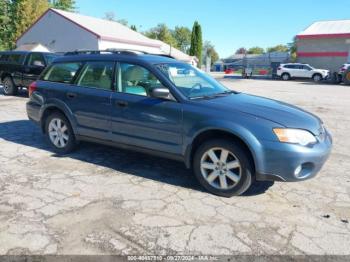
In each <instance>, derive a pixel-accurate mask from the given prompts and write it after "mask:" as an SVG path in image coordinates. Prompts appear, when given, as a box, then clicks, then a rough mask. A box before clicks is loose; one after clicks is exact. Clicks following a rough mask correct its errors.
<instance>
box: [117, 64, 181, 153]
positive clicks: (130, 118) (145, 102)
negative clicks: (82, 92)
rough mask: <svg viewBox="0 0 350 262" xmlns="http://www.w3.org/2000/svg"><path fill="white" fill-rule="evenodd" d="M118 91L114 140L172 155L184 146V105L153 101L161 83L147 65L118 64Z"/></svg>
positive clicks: (158, 100) (167, 101)
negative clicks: (152, 92) (154, 89)
mask: <svg viewBox="0 0 350 262" xmlns="http://www.w3.org/2000/svg"><path fill="white" fill-rule="evenodd" d="M117 72H118V73H117V81H116V82H117V87H118V88H117V89H118V90H117V92H115V93H113V96H112V139H113V141H114V142H118V143H123V144H128V145H133V146H136V147H140V148H146V149H151V150H156V151H162V152H166V153H171V154H180V153H181V148H182V147H181V145H182V104H181V103H178V102H177V101H174V100H166V99H159V98H154V97H152V96H151V90H152V89H153V88H155V87H159V86H161V85H162V84H161V82H160V81H159V80H158V78H157V77H156V76H155V74H154V73H152V72H151V69H147V68H145V67H144V66H141V65H137V64H130V63H118V70H117Z"/></svg>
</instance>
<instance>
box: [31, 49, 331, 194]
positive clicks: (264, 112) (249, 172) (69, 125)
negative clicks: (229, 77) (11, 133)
mask: <svg viewBox="0 0 350 262" xmlns="http://www.w3.org/2000/svg"><path fill="white" fill-rule="evenodd" d="M29 94H30V99H29V101H28V102H27V113H28V117H29V119H31V120H33V121H34V122H36V123H37V124H38V125H39V126H40V128H41V130H42V132H43V133H44V134H45V136H46V138H47V141H48V143H49V144H50V145H51V146H52V148H53V150H54V151H55V152H57V153H59V154H67V153H69V152H71V151H72V150H73V149H74V148H75V147H76V145H77V142H78V141H91V142H96V143H101V144H107V145H112V146H116V147H121V148H124V149H131V150H134V151H138V152H142V153H149V154H153V155H158V156H161V157H165V158H170V159H174V160H179V161H183V162H184V163H185V165H186V166H187V167H188V168H192V169H193V171H194V175H195V176H196V178H197V179H198V181H199V183H200V184H201V185H202V186H203V187H204V188H206V189H207V190H208V191H210V192H212V193H214V194H217V195H220V196H226V197H230V196H232V195H240V194H242V193H244V192H245V191H246V190H247V189H248V188H249V187H250V186H251V184H252V183H253V182H254V181H256V180H257V181H263V180H277V181H302V180H305V179H309V178H312V177H314V176H315V175H316V173H318V172H319V171H320V169H321V167H322V166H323V164H324V162H325V161H326V159H327V158H328V155H329V153H330V151H331V147H332V139H331V135H330V134H329V133H328V131H327V130H326V129H325V128H324V125H323V123H322V121H321V120H320V119H319V118H318V117H317V116H315V115H312V114H310V113H308V112H306V111H304V110H302V109H300V108H297V107H295V106H291V105H288V104H285V103H282V102H279V101H275V100H270V99H267V98H262V97H257V96H252V95H247V94H244V93H239V92H236V91H232V90H229V89H227V88H226V87H224V86H223V85H221V84H220V83H218V82H217V81H216V80H214V79H213V78H211V77H210V76H208V75H206V74H205V73H203V72H201V71H199V70H197V69H196V68H194V67H192V66H191V65H189V64H186V63H182V62H179V61H176V60H174V59H171V58H168V57H163V56H157V55H147V54H138V53H135V52H131V51H118V52H117V51H114V52H111V53H100V54H77V55H71V56H65V57H62V58H58V59H56V60H55V61H54V62H53V64H52V65H50V66H49V67H48V68H47V69H46V70H45V71H44V72H43V73H42V75H41V76H40V78H39V79H38V80H37V81H36V82H34V83H32V84H31V85H30V86H29ZM139 161H142V158H140V159H139ZM155 165H156V162H155Z"/></svg>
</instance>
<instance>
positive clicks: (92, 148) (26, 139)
mask: <svg viewBox="0 0 350 262" xmlns="http://www.w3.org/2000/svg"><path fill="white" fill-rule="evenodd" d="M0 139H4V140H6V141H9V142H12V143H16V144H19V145H25V146H30V147H33V148H37V149H41V150H46V151H48V152H52V156H53V157H61V156H58V155H56V154H55V153H53V151H52V150H51V148H50V146H49V145H48V144H47V142H46V140H45V137H44V135H43V134H42V133H41V131H40V128H39V127H38V126H36V125H35V124H34V123H32V122H31V121H29V120H18V121H12V122H3V123H0ZM27 154H28V156H29V157H30V152H28V153H27ZM64 157H70V158H73V159H76V160H79V161H83V162H88V163H93V164H96V165H99V166H103V167H107V168H110V169H113V170H116V171H118V172H122V173H127V174H130V175H134V176H138V177H143V178H146V179H151V180H154V181H158V182H162V183H167V184H170V185H174V186H180V187H184V188H189V189H193V190H197V191H202V192H203V189H202V188H201V187H200V186H199V184H198V182H197V181H196V179H195V177H194V176H193V175H192V173H191V171H190V170H188V169H186V168H185V166H184V164H182V163H180V162H177V161H172V160H167V159H163V158H158V157H154V156H149V155H145V154H140V153H135V152H131V151H126V150H121V149H117V148H113V147H108V146H103V145H97V144H92V143H85V142H84V143H80V145H79V147H78V148H77V150H76V151H74V152H73V153H70V154H68V155H66V156H64ZM272 185H273V182H259V183H256V184H254V185H253V186H252V187H251V188H250V189H249V190H248V191H247V192H245V194H244V196H254V195H259V194H263V193H265V192H266V191H267V190H268V189H269V188H270V187H271V186H272Z"/></svg>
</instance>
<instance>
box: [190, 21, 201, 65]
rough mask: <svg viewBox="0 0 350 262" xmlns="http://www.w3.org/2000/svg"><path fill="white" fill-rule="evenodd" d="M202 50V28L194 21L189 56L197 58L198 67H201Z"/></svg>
mask: <svg viewBox="0 0 350 262" xmlns="http://www.w3.org/2000/svg"><path fill="white" fill-rule="evenodd" d="M202 48H203V40H202V28H201V26H200V24H199V23H198V22H197V21H196V22H194V24H193V29H192V36H191V47H190V55H192V56H196V57H197V58H198V60H199V62H198V67H201V65H202Z"/></svg>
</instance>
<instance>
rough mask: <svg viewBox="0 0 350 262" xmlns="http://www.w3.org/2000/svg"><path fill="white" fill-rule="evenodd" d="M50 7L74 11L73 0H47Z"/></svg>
mask: <svg viewBox="0 0 350 262" xmlns="http://www.w3.org/2000/svg"><path fill="white" fill-rule="evenodd" d="M49 4H50V6H51V7H53V8H56V9H61V10H64V11H69V12H74V11H76V6H75V0H49Z"/></svg>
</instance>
